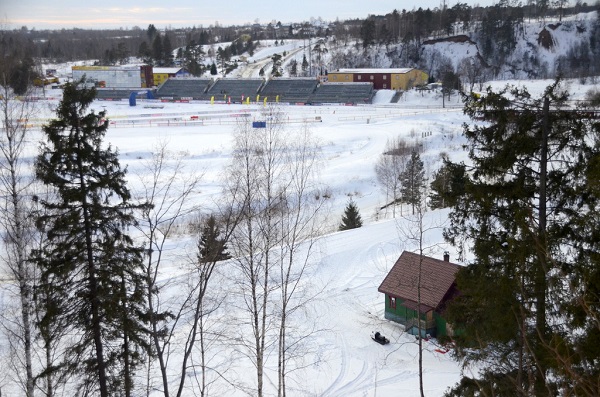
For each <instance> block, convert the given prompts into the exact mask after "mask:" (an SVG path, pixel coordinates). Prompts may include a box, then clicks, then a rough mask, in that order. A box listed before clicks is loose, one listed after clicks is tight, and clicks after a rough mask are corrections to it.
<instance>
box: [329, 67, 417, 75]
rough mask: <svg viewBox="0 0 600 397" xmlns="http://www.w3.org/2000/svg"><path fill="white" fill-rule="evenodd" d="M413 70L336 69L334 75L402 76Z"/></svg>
mask: <svg viewBox="0 0 600 397" xmlns="http://www.w3.org/2000/svg"><path fill="white" fill-rule="evenodd" d="M411 70H413V68H394V69H391V68H388V69H385V68H384V69H380V68H364V69H338V70H336V71H335V72H334V73H397V74H404V73H408V72H410V71H411Z"/></svg>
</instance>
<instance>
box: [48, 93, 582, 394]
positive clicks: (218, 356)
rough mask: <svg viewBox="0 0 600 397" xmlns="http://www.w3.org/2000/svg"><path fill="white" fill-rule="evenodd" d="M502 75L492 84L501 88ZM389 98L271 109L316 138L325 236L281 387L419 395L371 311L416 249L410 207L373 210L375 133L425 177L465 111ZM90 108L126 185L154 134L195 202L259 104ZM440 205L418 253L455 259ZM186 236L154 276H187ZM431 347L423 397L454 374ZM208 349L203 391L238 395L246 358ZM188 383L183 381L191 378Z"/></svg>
mask: <svg viewBox="0 0 600 397" xmlns="http://www.w3.org/2000/svg"><path fill="white" fill-rule="evenodd" d="M506 83H507V82H499V83H493V85H494V86H495V87H501V86H504V85H505V84H506ZM512 83H522V82H512ZM526 83H527V85H528V86H529V87H530V88H531V91H532V92H536V93H538V92H542V91H543V87H545V86H546V85H547V84H549V83H550V81H538V82H526ZM590 88H591V86H581V85H579V83H576V82H574V83H571V86H570V90H571V92H573V93H574V95H575V97H576V98H581V97H582V95H583V94H585V93H586V92H587V91H588V90H589V89H590ZM389 95H391V93H390V92H386V91H380V92H379V93H378V94H377V97H376V98H375V100H374V104H373V105H369V106H357V107H347V106H322V107H313V106H282V110H283V111H284V112H285V114H286V117H287V119H289V120H290V121H294V122H290V123H289V124H286V129H289V131H290V132H292V131H293V130H294V129H296V128H298V126H299V125H300V124H299V123H297V122H298V121H302V120H305V121H306V122H307V123H308V124H309V125H310V129H311V131H312V133H313V135H314V136H316V137H317V138H318V139H319V141H320V143H321V149H322V159H323V164H322V167H321V170H320V173H319V174H320V182H321V183H322V184H323V185H325V186H327V188H328V191H329V192H330V193H331V197H330V199H329V212H328V214H329V216H328V218H327V220H326V230H327V233H326V234H325V235H323V236H321V237H320V238H319V240H318V244H317V247H318V250H317V251H316V254H315V255H314V256H313V260H312V263H311V264H310V266H309V272H308V273H307V274H305V276H304V280H306V281H305V286H306V287H307V291H312V292H313V293H315V295H314V299H312V300H311V301H310V303H308V304H307V306H306V308H305V310H303V311H302V312H301V313H300V312H298V313H297V314H296V315H295V316H294V317H293V319H292V321H293V322H295V323H296V324H297V326H298V327H300V328H299V329H309V328H310V329H311V333H310V337H309V338H308V339H307V340H306V342H307V343H306V347H305V349H306V350H305V354H303V357H302V360H299V361H295V365H298V366H300V367H301V368H298V369H297V370H295V371H292V372H291V373H290V374H289V375H288V376H289V378H288V379H289V380H288V388H289V392H288V395H290V396H378V397H385V396H408V397H410V396H418V395H419V376H418V362H417V359H418V346H417V344H416V341H415V339H414V337H413V336H410V335H407V334H405V333H404V332H403V327H402V326H400V325H399V324H395V323H392V322H389V321H387V320H385V319H384V318H383V311H384V296H383V295H382V294H380V293H378V292H377V288H378V286H379V284H380V283H381V281H382V280H383V278H384V277H385V275H386V274H387V271H388V270H389V269H390V268H391V266H392V265H393V263H394V262H395V260H396V259H397V258H398V256H399V255H400V253H401V252H402V251H403V250H411V251H415V250H416V246H415V243H414V242H413V241H411V240H410V239H408V238H406V231H407V228H409V227H410V222H409V218H410V215H409V214H408V211H405V213H404V215H403V216H400V215H398V214H397V216H396V218H395V219H393V218H392V217H391V213H390V212H388V213H386V212H385V211H381V210H379V208H380V207H381V206H383V205H384V204H385V196H384V194H383V193H382V190H381V188H380V186H379V185H378V183H377V179H376V176H375V171H374V166H375V163H376V161H377V159H378V157H379V156H380V154H381V153H382V151H383V150H384V147H385V145H386V142H387V141H388V140H390V139H393V138H396V137H402V138H404V139H405V140H407V141H408V142H414V143H416V144H421V145H422V146H423V154H422V156H421V158H422V159H423V160H424V163H425V167H426V170H427V173H428V174H429V175H431V174H432V173H433V172H434V171H435V170H436V169H437V168H438V167H439V165H440V154H441V153H445V154H447V155H448V156H449V157H450V158H451V159H453V160H455V161H460V160H465V159H466V152H465V151H464V150H463V149H462V147H461V145H462V144H463V143H464V140H463V138H462V137H461V130H462V124H463V123H464V122H468V121H469V120H468V119H467V118H466V117H465V116H464V115H463V114H462V110H461V109H460V108H458V107H447V108H445V109H443V108H442V107H441V103H442V101H441V98H440V97H439V93H435V92H431V93H419V92H416V91H411V92H408V93H406V94H405V95H404V96H403V98H402V99H401V100H400V102H399V103H398V104H393V105H390V104H389V103H387V102H389ZM56 104H57V101H56V100H50V101H42V102H40V109H41V110H40V113H39V119H38V120H37V121H38V122H43V120H45V119H47V118H48V117H52V109H53V107H54V106H56ZM458 104H459V103H458V102H457V99H456V97H455V98H454V99H453V100H452V101H450V103H448V101H446V105H447V106H448V105H454V106H456V105H458ZM92 108H93V109H94V110H96V111H100V110H106V111H107V116H108V118H109V119H110V120H111V122H112V124H111V128H109V130H108V133H107V135H106V142H107V143H110V144H111V145H113V146H114V147H116V148H117V149H118V150H119V153H120V160H121V164H122V166H127V167H128V175H129V179H130V183H131V185H130V188H131V190H132V191H133V192H134V194H135V192H136V189H139V183H138V182H136V181H137V180H138V179H137V176H138V175H141V174H143V173H144V172H145V171H144V170H145V167H144V164H145V162H147V161H148V160H149V159H150V156H151V154H152V153H153V151H155V150H156V147H157V145H158V144H159V143H161V142H163V143H164V142H166V143H167V145H168V149H169V150H170V151H172V152H174V153H178V154H180V155H182V156H183V158H184V162H185V165H186V172H189V173H197V174H202V182H201V186H200V192H199V193H198V194H197V195H195V196H194V200H195V202H197V203H198V204H200V205H201V207H202V209H203V210H206V211H209V210H210V209H211V208H212V206H213V205H214V203H215V201H217V200H218V199H219V195H220V194H221V187H222V177H223V171H224V169H225V167H226V166H227V165H228V164H230V162H231V161H232V144H233V141H232V137H233V130H234V124H233V122H234V120H235V116H236V115H238V114H241V113H250V117H251V118H252V120H261V119H262V117H263V116H262V112H263V111H264V107H263V106H261V105H210V104H203V103H182V104H173V103H156V102H147V101H139V102H138V106H136V107H131V106H129V104H128V102H125V101H124V102H103V101H96V102H94V104H93V106H92ZM195 116H199V117H195ZM200 116H201V117H200ZM350 197H351V198H352V199H353V200H354V201H355V202H356V203H357V205H358V208H359V210H360V213H361V215H362V218H363V220H364V226H363V227H362V228H360V229H355V230H351V231H344V232H338V231H337V225H338V224H339V222H340V220H341V216H342V213H343V209H344V207H345V205H346V204H347V202H348V199H349V198H350ZM447 213H448V212H447V210H444V211H432V212H429V213H428V214H427V216H426V218H425V224H426V226H427V228H428V230H429V231H428V232H426V234H425V246H426V247H427V250H426V252H427V254H428V255H430V256H434V257H438V258H441V256H442V254H443V252H444V251H449V252H450V255H451V260H452V261H456V258H457V253H456V250H455V249H453V248H452V247H450V246H448V245H447V244H445V243H444V242H443V238H442V228H443V227H444V224H445V222H446V219H447ZM194 243H195V242H194V241H193V240H192V239H191V238H189V237H188V236H186V235H179V236H178V237H177V238H175V239H173V240H172V241H171V242H170V244H169V249H168V250H167V252H166V255H167V258H166V261H165V265H164V267H163V269H162V271H161V281H163V282H165V283H167V282H174V281H177V280H184V279H186V278H187V270H186V268H185V266H184V265H185V256H186V253H190V252H192V251H193V245H194ZM220 270H221V271H220V273H219V275H218V276H217V280H220V282H218V283H219V285H220V286H221V287H223V286H225V289H226V288H227V280H228V275H227V273H229V272H232V271H234V269H233V268H232V267H228V266H223V267H222V268H221V269H220ZM180 288H181V285H179V286H176V287H173V288H172V289H171V290H169V289H168V288H167V290H166V291H167V292H168V295H170V296H171V297H173V298H176V297H177V296H178V295H177V294H178V293H179V292H180V291H179V289H180ZM227 295H228V294H227V293H225V295H224V296H227ZM223 299H226V298H223ZM228 302H230V301H228ZM232 312H233V313H235V311H234V310H232V309H228V310H226V311H225V310H221V311H219V313H222V317H220V316H217V317H213V318H212V320H211V321H213V322H214V326H216V327H217V328H219V329H220V330H222V331H224V332H225V333H226V334H228V335H235V334H236V333H237V332H239V330H237V329H236V328H235V327H233V326H232V323H231V322H230V321H229V320H230V317H228V316H231V315H232ZM302 327H304V328H302ZM375 330H378V331H380V332H381V333H382V334H384V335H385V336H386V337H388V338H389V339H390V341H391V343H390V344H389V345H385V346H381V345H379V344H377V343H374V342H373V341H372V340H371V338H370V333H371V331H375ZM437 347H438V346H437V345H436V341H435V340H431V341H429V342H426V343H425V345H424V348H425V353H424V358H423V371H424V374H423V375H424V389H425V395H427V396H432V397H435V396H441V395H442V394H443V392H444V391H445V390H446V389H447V388H448V387H449V386H451V385H453V384H454V383H455V382H456V381H458V379H459V375H460V368H459V365H458V364H457V363H456V362H454V361H453V360H452V358H451V357H450V354H443V353H439V352H437V351H436V350H435V349H436V348H437ZM177 348H180V346H179V347H178V346H177V343H175V344H174V346H173V351H176V349H177ZM274 348H275V347H273V349H274ZM210 353H211V357H212V360H213V361H212V364H213V365H214V366H215V367H216V369H217V370H219V371H222V372H223V374H224V375H223V376H224V378H220V377H215V378H214V379H215V383H214V384H213V385H212V386H211V389H210V395H215V396H219V395H223V396H224V395H227V396H238V395H239V396H242V395H246V394H245V393H244V392H243V391H242V390H241V389H239V388H234V387H233V386H232V383H235V384H239V383H241V384H243V385H246V386H251V385H252V384H253V382H254V377H255V375H254V373H255V372H254V368H253V367H252V364H251V362H250V361H248V360H247V359H243V358H240V356H239V355H236V354H235V352H234V349H232V348H231V347H230V346H229V345H228V343H227V342H226V341H225V343H223V344H219V343H215V344H213V345H212V346H211V351H210ZM177 363H178V359H177V355H175V356H174V357H173V358H172V368H171V370H172V371H173V372H174V373H176V372H177V370H178V367H177V365H178V364H177ZM266 367H267V369H266V374H265V375H266V378H267V381H266V386H265V388H266V391H267V395H273V393H275V390H276V385H277V355H276V351H273V352H271V353H270V354H269V357H268V361H267V365H266ZM157 375H158V373H157ZM156 381H157V383H158V377H157V378H156ZM173 381H174V382H175V381H176V379H175V378H174V380H173ZM188 382H189V384H190V385H192V384H194V382H195V380H194V379H193V376H190V378H189V379H188ZM156 395H159V394H158V393H156ZM189 395H192V394H191V392H190V394H189Z"/></svg>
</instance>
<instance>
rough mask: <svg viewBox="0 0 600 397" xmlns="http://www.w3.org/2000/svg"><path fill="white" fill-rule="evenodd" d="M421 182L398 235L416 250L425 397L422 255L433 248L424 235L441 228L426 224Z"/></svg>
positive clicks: (424, 187) (419, 359)
mask: <svg viewBox="0 0 600 397" xmlns="http://www.w3.org/2000/svg"><path fill="white" fill-rule="evenodd" d="M420 178H421V179H422V181H421V182H420V183H418V188H417V190H416V191H415V193H417V195H416V196H415V200H414V201H413V211H412V215H406V216H403V223H402V226H399V234H400V236H401V239H402V240H403V241H404V242H405V243H408V244H410V245H412V246H415V249H416V250H417V253H418V254H419V256H418V258H419V259H418V260H419V263H418V275H417V280H415V281H416V290H417V309H416V312H417V316H418V317H417V321H416V324H417V332H418V338H417V343H418V345H419V358H418V361H419V392H420V395H421V397H424V396H425V391H424V386H423V378H424V376H423V336H424V333H425V331H426V328H427V321H425V324H423V321H422V320H421V307H422V306H421V302H422V300H421V297H422V296H423V293H427V291H424V290H423V288H424V287H423V286H422V276H423V269H422V266H423V255H425V254H427V253H428V251H430V250H432V249H433V248H434V247H432V246H430V245H428V243H427V240H426V238H425V235H426V234H427V233H428V232H430V231H432V230H434V229H440V228H441V227H442V225H441V224H435V222H426V220H425V213H426V212H427V202H426V199H427V188H428V184H427V183H426V179H427V178H426V177H425V175H424V174H422V175H421V176H420Z"/></svg>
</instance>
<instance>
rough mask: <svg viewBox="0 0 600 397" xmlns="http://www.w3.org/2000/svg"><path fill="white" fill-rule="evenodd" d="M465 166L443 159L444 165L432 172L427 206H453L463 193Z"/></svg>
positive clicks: (434, 207) (433, 207)
mask: <svg viewBox="0 0 600 397" xmlns="http://www.w3.org/2000/svg"><path fill="white" fill-rule="evenodd" d="M465 173H466V167H465V165H464V164H454V163H451V162H448V161H447V160H444V165H443V166H442V167H440V169H439V170H437V171H436V172H435V173H434V174H433V180H432V181H431V184H430V186H431V193H430V194H429V206H430V207H431V208H432V209H436V208H448V207H453V206H454V205H455V204H456V202H457V201H458V199H459V198H460V197H461V196H462V195H463V194H464V191H465V183H466V175H465Z"/></svg>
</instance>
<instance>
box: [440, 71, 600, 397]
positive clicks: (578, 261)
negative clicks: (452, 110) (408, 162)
mask: <svg viewBox="0 0 600 397" xmlns="http://www.w3.org/2000/svg"><path fill="white" fill-rule="evenodd" d="M567 99H568V96H567V95H566V93H565V92H563V91H562V90H561V89H560V82H558V81H557V82H555V83H554V84H553V85H551V86H549V87H548V88H547V89H546V91H545V92H544V94H543V95H542V96H541V97H540V98H533V97H532V96H531V95H530V94H529V93H528V92H527V90H525V89H519V88H514V87H512V88H511V87H507V88H506V89H504V90H502V91H500V92H493V91H492V90H491V89H488V91H487V92H486V93H485V95H481V96H474V95H472V96H470V97H468V98H467V101H466V106H465V112H466V113H467V114H468V115H469V116H471V117H472V118H474V119H478V120H481V119H484V120H486V121H487V122H488V123H486V124H481V123H477V124H475V125H474V126H468V125H467V126H465V136H466V138H467V139H468V140H469V148H470V150H469V157H470V158H471V160H472V162H473V168H472V169H471V170H470V172H469V173H468V174H469V175H470V178H469V181H468V183H467V184H466V185H465V187H466V189H465V194H464V195H463V196H462V197H461V198H460V200H458V202H457V204H456V206H455V207H454V211H453V212H452V214H451V217H450V219H451V227H450V228H449V229H448V230H446V232H445V235H446V237H447V238H449V240H450V241H451V242H453V243H454V244H456V243H459V242H460V241H463V240H467V242H469V243H471V244H472V252H473V254H474V257H475V258H474V260H473V262H472V264H471V265H469V266H467V267H465V268H462V269H461V270H459V272H458V274H457V284H458V289H459V290H460V291H461V294H460V296H459V297H458V298H457V299H456V300H454V301H453V302H452V303H451V304H450V305H449V306H448V308H447V320H448V321H450V322H452V323H454V324H455V326H456V327H460V328H461V330H462V331H463V332H462V333H461V334H460V335H459V336H457V337H456V338H455V341H456V344H457V347H458V350H457V353H458V354H457V357H459V358H460V359H461V360H464V363H465V365H473V364H475V365H478V364H482V366H481V367H480V368H479V370H480V377H479V378H478V379H476V380H473V379H467V378H464V379H463V381H461V383H460V384H459V385H457V386H456V387H455V388H454V390H453V391H452V393H451V394H449V395H452V396H454V395H456V396H458V395H475V396H480V395H492V394H494V395H507V394H511V395H522V396H529V395H535V396H545V395H556V394H558V393H555V392H553V390H560V389H562V388H565V387H566V388H568V389H569V391H573V390H577V391H576V392H573V393H574V395H598V392H599V390H598V383H597V380H598V370H597V369H595V370H590V368H591V367H590V365H592V364H591V363H593V362H597V360H598V359H599V358H600V349H598V348H593V347H592V346H594V345H596V346H597V341H598V338H599V337H598V335H599V334H598V327H597V319H598V315H599V307H598V305H596V304H593V303H591V302H592V301H594V300H595V301H596V302H597V295H594V294H595V293H596V292H597V280H598V275H599V273H600V272H599V270H598V259H597V255H596V254H595V252H598V248H600V247H599V244H598V241H600V240H599V239H598V235H597V233H596V232H595V231H596V230H600V212H599V209H598V204H597V203H598V202H599V199H600V195H599V194H598V193H599V192H598V190H597V188H596V187H595V186H597V179H596V178H597V176H598V175H599V171H598V169H599V167H598V163H597V159H598V158H600V147H599V146H598V144H597V137H598V133H599V132H600V131H599V129H600V126H599V125H598V123H597V122H595V121H593V120H589V119H586V113H583V112H579V111H577V110H572V109H565V103H566V100H567ZM593 180H595V181H596V182H592V181H593ZM584 225H585V226H584ZM585 230H587V232H586V231H585ZM592 231H594V232H592ZM594 283H596V284H595V285H596V286H594V287H592V284H594ZM592 296H595V298H592ZM594 324H595V325H594ZM592 367H597V366H594V365H592Z"/></svg>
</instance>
